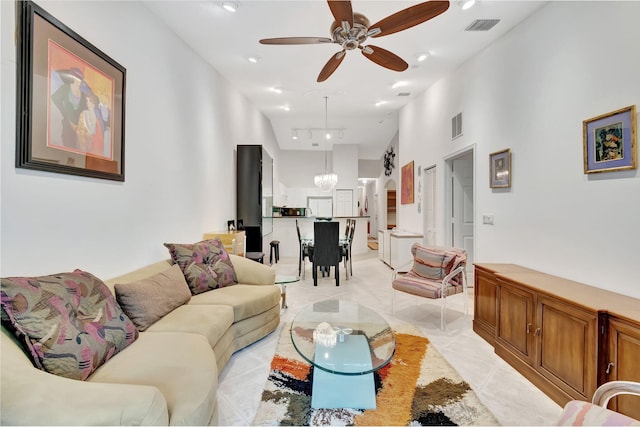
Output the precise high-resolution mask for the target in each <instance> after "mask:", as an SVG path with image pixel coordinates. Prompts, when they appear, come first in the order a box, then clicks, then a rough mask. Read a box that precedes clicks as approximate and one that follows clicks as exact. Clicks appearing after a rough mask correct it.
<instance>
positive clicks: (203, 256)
mask: <svg viewBox="0 0 640 427" xmlns="http://www.w3.org/2000/svg"><path fill="white" fill-rule="evenodd" d="M164 245H165V246H166V247H167V249H169V253H170V254H171V259H173V262H174V263H176V264H178V266H179V267H180V270H182V273H183V274H184V277H185V279H187V284H188V285H189V289H191V293H192V294H193V295H197V294H200V293H202V292H206V291H210V290H212V289H216V288H223V287H225V286H230V285H235V284H236V283H238V278H237V277H236V272H235V270H234V269H233V264H232V263H231V259H230V258H229V254H228V253H227V251H225V250H224V246H223V245H222V242H221V241H220V239H219V238H217V237H216V238H215V239H212V240H204V241H202V242H198V243H194V244H179V243H165V244H164Z"/></svg>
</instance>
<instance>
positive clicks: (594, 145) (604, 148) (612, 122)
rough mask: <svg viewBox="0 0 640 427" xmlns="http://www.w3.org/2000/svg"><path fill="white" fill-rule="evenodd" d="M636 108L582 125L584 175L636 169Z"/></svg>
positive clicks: (617, 112)
mask: <svg viewBox="0 0 640 427" xmlns="http://www.w3.org/2000/svg"><path fill="white" fill-rule="evenodd" d="M636 138H637V136H636V106H635V105H631V106H629V107H625V108H621V109H619V110H616V111H612V112H610V113H606V114H602V115H600V116H597V117H593V118H591V119H587V120H585V121H583V122H582V144H583V152H584V173H586V174H587V173H597V172H611V171H622V170H627V169H635V168H636V156H637V153H636V150H637V148H636V147H637V141H636Z"/></svg>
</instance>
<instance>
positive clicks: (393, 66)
mask: <svg viewBox="0 0 640 427" xmlns="http://www.w3.org/2000/svg"><path fill="white" fill-rule="evenodd" d="M360 49H362V54H363V55H364V56H365V58H367V59H369V60H370V61H373V62H375V63H376V64H378V65H380V66H382V67H384V68H388V69H390V70H393V71H404V70H406V69H407V68H409V64H407V63H406V62H405V60H404V59H402V58H400V57H399V56H398V55H396V54H395V53H391V52H389V51H388V50H386V49H383V48H381V47H378V46H373V45H368V46H365V47H361V48H360Z"/></svg>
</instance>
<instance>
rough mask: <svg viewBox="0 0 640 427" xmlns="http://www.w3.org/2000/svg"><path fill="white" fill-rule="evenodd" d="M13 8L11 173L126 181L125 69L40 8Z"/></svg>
mask: <svg viewBox="0 0 640 427" xmlns="http://www.w3.org/2000/svg"><path fill="white" fill-rule="evenodd" d="M16 7H17V8H18V23H17V27H18V28H17V31H18V50H17V67H18V73H17V92H18V93H17V96H16V99H17V114H16V115H17V123H16V125H17V126H16V127H17V132H16V136H17V141H16V167H17V168H25V169H34V170H40V171H47V172H54V173H62V174H70V175H79V176H85V177H93V178H101V179H108V180H114V181H124V177H125V174H124V172H125V169H124V153H125V150H124V119H125V86H126V70H125V68H124V67H123V66H121V65H120V64H118V63H117V62H116V61H114V60H113V59H112V58H110V57H109V56H107V55H106V54H105V53H104V52H102V51H101V50H99V49H98V48H96V47H95V46H94V45H92V44H91V43H89V42H88V41H87V40H85V39H84V38H82V37H81V36H80V35H78V34H77V33H75V32H74V31H73V30H71V29H70V28H69V27H67V26H66V25H64V24H63V23H62V22H60V21H59V20H58V19H56V18H55V17H53V16H52V15H50V14H49V13H48V12H46V11H45V10H44V9H42V8H41V7H40V6H38V5H37V4H35V3H33V2H31V1H20V2H17V3H16Z"/></svg>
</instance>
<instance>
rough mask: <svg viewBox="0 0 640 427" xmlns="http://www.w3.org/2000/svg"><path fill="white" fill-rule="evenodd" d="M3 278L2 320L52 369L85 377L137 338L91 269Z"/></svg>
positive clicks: (42, 365) (34, 357)
mask: <svg viewBox="0 0 640 427" xmlns="http://www.w3.org/2000/svg"><path fill="white" fill-rule="evenodd" d="M1 284H2V285H1V288H0V298H1V304H2V312H1V315H2V323H3V325H5V326H6V327H7V328H8V329H9V330H11V331H12V332H13V333H14V334H15V336H16V337H17V338H18V340H19V341H20V342H21V343H22V345H23V346H24V347H25V349H26V351H27V353H28V354H29V355H30V356H31V359H32V360H33V363H34V365H35V366H36V367H37V368H39V369H42V370H44V371H47V372H49V373H52V374H56V375H60V376H63V377H67V378H72V379H77V380H84V379H86V378H87V377H88V376H89V375H91V373H92V372H93V371H95V370H96V369H97V368H98V367H99V366H101V365H102V364H103V363H105V362H106V361H107V360H109V359H110V358H111V357H113V356H114V355H115V354H117V353H118V352H120V351H122V350H123V349H124V348H125V347H127V346H128V345H130V344H131V343H133V342H134V341H135V340H136V339H137V338H138V330H137V329H136V327H135V325H134V324H133V323H132V322H131V320H130V319H129V318H128V317H127V316H126V315H125V314H124V313H123V311H122V309H121V308H120V306H119V305H118V304H117V303H116V301H115V299H114V297H113V294H112V293H111V292H110V291H109V288H108V287H107V286H106V285H105V284H104V283H103V282H102V281H101V280H100V279H98V278H97V277H95V276H94V275H92V274H91V273H87V272H85V271H82V270H75V271H73V272H71V273H59V274H54V275H51V276H41V277H7V278H2V280H1Z"/></svg>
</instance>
